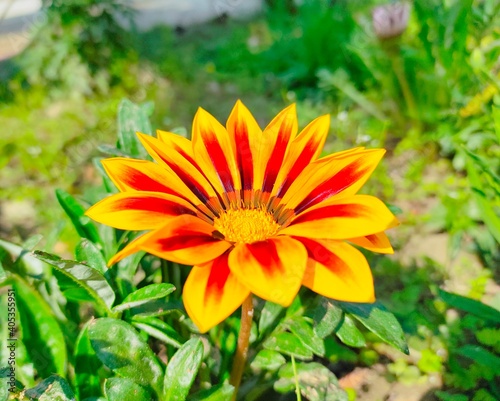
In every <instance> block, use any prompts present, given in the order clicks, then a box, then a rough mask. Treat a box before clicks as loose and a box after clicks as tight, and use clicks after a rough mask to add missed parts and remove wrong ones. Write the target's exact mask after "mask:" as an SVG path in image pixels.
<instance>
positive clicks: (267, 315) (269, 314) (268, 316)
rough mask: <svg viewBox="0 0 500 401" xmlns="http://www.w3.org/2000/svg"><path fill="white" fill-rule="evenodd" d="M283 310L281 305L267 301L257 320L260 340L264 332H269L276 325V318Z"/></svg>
mask: <svg viewBox="0 0 500 401" xmlns="http://www.w3.org/2000/svg"><path fill="white" fill-rule="evenodd" d="M284 310H285V308H283V307H282V306H281V305H278V304H275V303H272V302H269V301H267V302H266V303H265V305H264V307H263V308H262V312H261V313H260V318H259V326H258V327H259V337H260V338H262V337H263V336H264V335H265V333H266V332H268V331H271V330H272V329H273V328H274V327H276V326H277V325H278V318H279V317H280V315H281V314H282V313H283V312H284Z"/></svg>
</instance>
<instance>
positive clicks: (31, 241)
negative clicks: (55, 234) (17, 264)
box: [22, 234, 43, 252]
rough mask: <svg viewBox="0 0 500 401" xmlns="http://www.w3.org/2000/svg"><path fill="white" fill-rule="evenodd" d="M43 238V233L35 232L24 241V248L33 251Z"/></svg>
mask: <svg viewBox="0 0 500 401" xmlns="http://www.w3.org/2000/svg"><path fill="white" fill-rule="evenodd" d="M42 238H43V235H40V234H35V235H33V236H31V237H29V238H28V239H27V240H26V241H24V242H23V245H22V248H23V249H25V250H27V251H30V252H31V251H32V250H33V249H34V248H35V246H37V245H38V243H39V242H40V241H41V240H42Z"/></svg>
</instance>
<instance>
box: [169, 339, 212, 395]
mask: <svg viewBox="0 0 500 401" xmlns="http://www.w3.org/2000/svg"><path fill="white" fill-rule="evenodd" d="M202 359H203V344H202V342H201V340H200V339H199V338H192V339H190V340H188V341H187V342H186V343H184V345H183V346H182V347H181V348H180V349H179V350H178V351H177V352H176V353H175V354H174V356H173V358H172V359H171V360H170V362H169V363H168V365H167V370H166V372H165V380H164V383H163V386H164V392H163V398H164V399H165V400H170V401H183V400H185V399H186V397H187V395H188V393H189V389H190V388H191V385H192V384H193V382H194V379H195V377H196V374H197V373H198V369H199V368H200V364H201V361H202Z"/></svg>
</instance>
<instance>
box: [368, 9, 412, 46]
mask: <svg viewBox="0 0 500 401" xmlns="http://www.w3.org/2000/svg"><path fill="white" fill-rule="evenodd" d="M409 15H410V5H409V4H408V3H394V4H385V5H383V6H378V7H375V8H374V9H373V13H372V21H373V29H374V30H375V34H376V35H377V36H378V38H379V39H381V40H386V39H392V38H396V37H398V36H400V35H401V34H402V33H403V32H404V31H405V29H406V27H407V26H408V17H409Z"/></svg>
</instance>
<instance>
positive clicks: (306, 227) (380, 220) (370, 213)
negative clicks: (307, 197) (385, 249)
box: [279, 195, 397, 239]
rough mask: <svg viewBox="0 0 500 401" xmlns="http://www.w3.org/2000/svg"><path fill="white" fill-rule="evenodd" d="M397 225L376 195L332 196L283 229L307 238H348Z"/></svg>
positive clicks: (287, 233)
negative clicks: (338, 197)
mask: <svg viewBox="0 0 500 401" xmlns="http://www.w3.org/2000/svg"><path fill="white" fill-rule="evenodd" d="M395 225H397V220H396V218H395V217H394V215H393V214H392V213H391V212H390V210H389V209H388V208H387V206H385V205H384V203H383V202H382V201H381V200H379V199H378V198H375V197H374V196H369V195H354V196H350V197H348V198H340V199H337V198H331V199H328V200H327V201H324V202H322V203H321V204H319V205H316V206H314V207H311V208H309V209H308V210H306V211H305V212H303V213H301V214H299V215H298V216H297V217H296V218H295V219H293V220H292V222H291V224H290V225H289V226H288V227H286V228H284V229H282V230H280V232H279V233H280V234H284V235H293V236H301V237H307V238H325V239H327V238H328V239H347V238H356V237H363V236H366V235H371V234H376V233H380V232H382V231H384V230H387V229H388V228H391V227H394V226H395Z"/></svg>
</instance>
